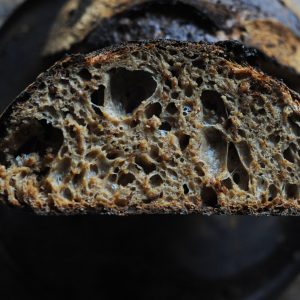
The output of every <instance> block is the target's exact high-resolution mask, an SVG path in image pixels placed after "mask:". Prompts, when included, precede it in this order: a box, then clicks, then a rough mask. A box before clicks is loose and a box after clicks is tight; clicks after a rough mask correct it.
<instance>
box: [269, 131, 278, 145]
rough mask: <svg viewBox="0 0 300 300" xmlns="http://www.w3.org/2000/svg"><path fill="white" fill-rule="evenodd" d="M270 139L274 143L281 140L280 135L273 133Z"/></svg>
mask: <svg viewBox="0 0 300 300" xmlns="http://www.w3.org/2000/svg"><path fill="white" fill-rule="evenodd" d="M269 141H270V142H271V143H272V144H274V145H276V144H278V143H279V142H280V135H279V134H275V133H272V134H271V135H269Z"/></svg>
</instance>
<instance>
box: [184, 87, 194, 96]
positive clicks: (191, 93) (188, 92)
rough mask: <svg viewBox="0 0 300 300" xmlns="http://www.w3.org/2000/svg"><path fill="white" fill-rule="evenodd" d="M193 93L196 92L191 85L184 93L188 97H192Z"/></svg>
mask: <svg viewBox="0 0 300 300" xmlns="http://www.w3.org/2000/svg"><path fill="white" fill-rule="evenodd" d="M193 92H194V90H193V87H192V86H191V85H188V86H186V87H185V89H184V93H185V95H186V96H187V97H191V96H192V95H193Z"/></svg>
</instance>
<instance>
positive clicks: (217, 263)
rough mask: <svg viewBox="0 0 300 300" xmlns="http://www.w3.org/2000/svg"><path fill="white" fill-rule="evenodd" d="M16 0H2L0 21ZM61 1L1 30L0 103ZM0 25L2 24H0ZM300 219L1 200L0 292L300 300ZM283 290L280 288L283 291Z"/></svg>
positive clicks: (15, 86) (40, 4) (23, 10)
mask: <svg viewBox="0 0 300 300" xmlns="http://www.w3.org/2000/svg"><path fill="white" fill-rule="evenodd" d="M21 2H24V1H22V0H0V24H2V23H3V22H4V20H5V19H6V18H7V16H8V15H9V14H10V12H11V11H12V9H13V8H14V7H15V5H16V4H19V3H21ZM63 3H64V1H62V0H51V1H50V0H49V1H46V0H28V1H26V3H25V4H24V5H22V6H21V7H19V8H18V9H17V10H16V11H15V12H14V13H13V14H12V16H11V17H10V18H9V19H8V21H7V22H6V23H4V25H2V27H1V28H0V91H1V98H0V111H1V110H3V109H4V107H5V106H7V105H8V103H9V102H10V101H11V100H12V99H13V98H14V97H15V96H16V95H17V94H18V93H19V92H20V91H21V90H22V89H23V88H25V87H26V85H27V84H29V83H30V82H32V81H33V80H34V78H35V77H36V76H37V74H39V72H41V71H42V70H44V69H45V68H46V67H47V66H49V65H51V64H52V62H53V59H51V58H50V59H49V58H48V59H45V58H43V57H42V56H41V50H42V48H43V46H44V44H45V41H46V39H47V34H48V32H49V29H50V28H51V25H52V24H53V22H54V20H55V17H56V16H57V12H58V11H59V9H60V8H61V6H62V5H63ZM0 26H1V25H0ZM299 229H300V221H299V219H298V218H287V217H282V218H280V217H260V218H255V217H242V216H239V217H226V216H216V217H203V216H136V217H121V218H120V217H109V216H77V217H39V216H34V215H31V214H28V213H24V212H20V211H16V210H11V209H7V208H4V207H2V208H0V297H1V299H4V300H6V299H13V300H15V299H52V298H55V299H56V298H58V299H59V298H62V297H64V298H65V299H76V298H79V299H96V298H97V299H113V298H119V297H122V298H125V297H126V296H128V297H131V298H138V299H187V300H189V299H222V300H223V299H224V300H225V299H253V300H259V299H275V298H278V299H280V300H294V299H295V300H296V299H298V298H299V292H300V283H299V281H300V280H299V279H298V280H296V281H295V283H294V284H292V285H291V286H290V287H289V289H288V290H287V291H285V290H286V288H287V287H288V285H289V284H290V283H292V282H293V280H294V279H295V278H296V276H297V274H298V272H299V268H300V230H299ZM284 291H285V293H284V294H282V292H284Z"/></svg>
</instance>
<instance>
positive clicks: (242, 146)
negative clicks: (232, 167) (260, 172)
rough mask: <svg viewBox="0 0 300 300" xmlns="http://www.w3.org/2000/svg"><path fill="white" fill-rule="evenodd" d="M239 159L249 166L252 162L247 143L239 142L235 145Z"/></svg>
mask: <svg viewBox="0 0 300 300" xmlns="http://www.w3.org/2000/svg"><path fill="white" fill-rule="evenodd" d="M236 148H237V150H238V153H239V156H240V159H241V161H242V162H243V163H244V165H245V166H246V167H249V166H250V164H251V162H252V155H251V151H250V148H249V145H248V143H246V142H240V143H238V144H237V145H236Z"/></svg>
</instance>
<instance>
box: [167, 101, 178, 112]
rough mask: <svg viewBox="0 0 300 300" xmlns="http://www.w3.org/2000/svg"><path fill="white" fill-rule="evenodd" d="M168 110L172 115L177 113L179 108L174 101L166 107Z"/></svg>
mask: <svg viewBox="0 0 300 300" xmlns="http://www.w3.org/2000/svg"><path fill="white" fill-rule="evenodd" d="M166 111H167V112H168V113H169V114H171V115H175V114H176V113H177V112H178V108H177V107H176V104H175V103H174V102H170V103H169V104H168V105H167V107H166Z"/></svg>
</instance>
